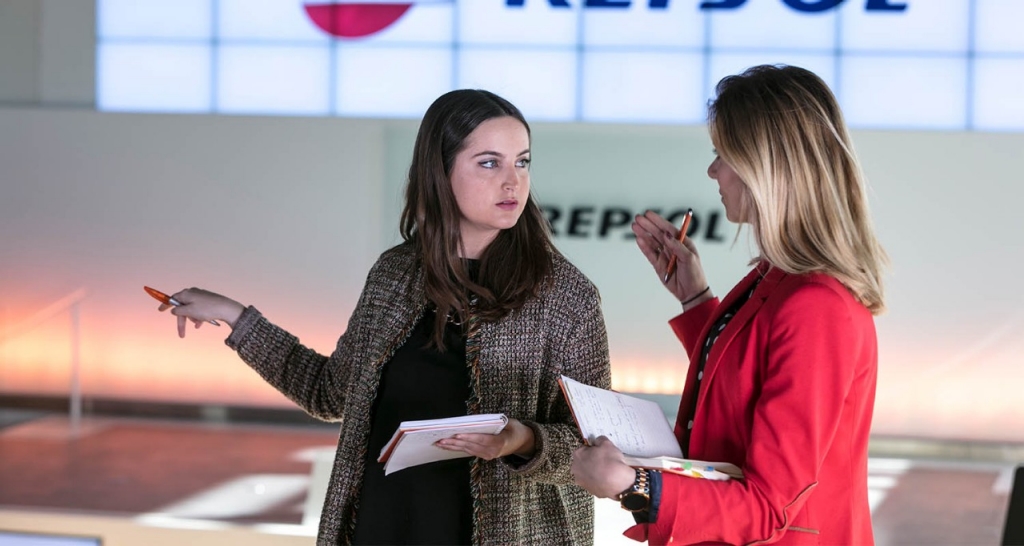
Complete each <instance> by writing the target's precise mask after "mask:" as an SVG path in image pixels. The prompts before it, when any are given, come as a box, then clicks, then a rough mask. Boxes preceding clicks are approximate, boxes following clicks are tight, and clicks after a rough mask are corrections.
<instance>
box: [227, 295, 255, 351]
mask: <svg viewBox="0 0 1024 546" xmlns="http://www.w3.org/2000/svg"><path fill="white" fill-rule="evenodd" d="M262 317H263V314H262V313H260V312H259V311H258V310H256V308H255V307H253V306H251V305H250V306H249V307H246V308H245V310H244V311H242V314H241V315H239V316H238V320H236V321H235V326H234V327H233V328H232V329H231V334H230V335H228V337H227V339H225V340H224V344H226V345H227V346H228V347H231V348H232V349H234V350H236V351H237V350H238V348H239V346H241V344H242V340H244V339H245V337H246V335H247V334H248V333H249V330H252V327H253V325H254V324H256V323H257V322H259V320H260V319H261V318H262Z"/></svg>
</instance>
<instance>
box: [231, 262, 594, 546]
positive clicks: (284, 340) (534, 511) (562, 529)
mask: <svg viewBox="0 0 1024 546" xmlns="http://www.w3.org/2000/svg"><path fill="white" fill-rule="evenodd" d="M553 261H554V268H553V273H552V279H551V280H552V282H550V283H548V285H547V286H546V288H545V289H544V290H543V291H542V293H541V294H540V296H539V297H537V298H533V299H532V300H530V301H529V302H528V303H527V304H526V305H524V306H523V308H521V309H520V310H519V311H517V312H514V313H511V314H509V315H507V316H506V317H504V318H503V319H501V320H500V321H497V322H493V323H484V322H483V321H479V320H476V318H475V317H474V316H472V313H471V314H470V316H469V317H468V318H467V336H466V361H467V362H466V365H467V367H468V368H469V371H470V377H471V394H470V400H468V401H467V410H468V412H469V413H505V414H506V415H507V416H509V417H510V418H514V419H518V420H520V421H521V422H523V423H524V424H526V425H527V426H529V427H531V428H532V429H533V433H534V437H535V447H536V453H535V454H534V456H533V458H532V459H530V460H528V461H525V462H518V463H517V462H513V461H511V460H506V459H499V460H491V461H485V460H482V459H473V461H472V467H471V470H470V482H471V483H470V490H471V493H472V496H473V518H474V521H473V542H474V544H478V545H483V544H545V545H547V544H584V545H586V544H592V543H593V534H594V528H593V520H594V505H593V498H592V497H591V496H590V495H589V494H588V493H587V492H586V491H584V490H583V489H581V488H579V487H577V486H576V485H574V484H573V483H572V478H571V475H570V473H569V466H570V463H571V459H572V452H573V450H574V449H576V448H577V447H579V446H580V445H581V438H580V435H579V431H578V429H577V428H576V426H575V424H574V421H573V417H572V414H571V413H570V411H569V409H568V406H567V405H566V403H565V400H564V398H563V395H562V393H561V390H560V388H559V386H558V382H557V380H558V377H559V375H561V374H564V375H567V376H569V377H572V378H574V379H576V380H578V381H581V382H584V383H587V384H590V385H595V386H598V387H602V388H610V383H611V371H610V366H609V359H608V340H607V334H606V331H605V325H604V318H603V315H602V313H601V308H600V301H599V297H598V293H597V290H596V288H595V287H594V285H593V284H592V283H591V282H590V281H589V280H588V279H587V278H586V277H585V276H584V275H583V274H582V273H581V272H580V271H579V270H578V269H576V268H575V267H574V266H573V265H572V264H570V263H569V262H568V261H567V260H565V259H564V258H563V257H561V256H559V255H557V254H556V255H554V256H553ZM423 279H424V276H423V270H422V267H421V266H420V263H419V260H418V258H417V257H416V255H415V251H414V249H413V248H412V246H411V245H410V244H403V245H399V246H397V247H394V248H392V249H390V250H388V251H386V252H385V253H384V254H382V255H381V256H380V258H379V259H378V260H377V263H376V264H374V266H373V267H372V268H371V270H370V273H369V275H368V276H367V279H366V284H365V286H364V288H363V292H362V295H361V296H360V298H359V301H358V303H357V304H356V307H355V309H354V311H353V313H352V317H351V319H350V320H349V323H348V327H347V329H346V331H345V333H344V334H342V335H341V338H340V339H339V340H338V344H337V347H336V349H335V350H334V352H333V354H331V356H329V357H328V356H323V355H320V354H317V353H316V352H315V351H313V350H312V349H309V348H307V347H305V346H303V345H301V344H300V343H299V340H298V339H297V338H296V337H295V336H293V335H291V334H289V333H288V332H286V331H284V330H283V329H281V328H279V327H277V326H274V325H273V324H271V323H270V322H269V321H267V319H266V318H264V317H263V316H262V315H261V314H260V313H259V311H257V310H256V309H254V308H252V307H250V308H248V309H246V310H245V311H244V312H243V313H242V316H241V317H240V318H239V320H238V321H237V322H236V324H235V328H234V331H233V332H232V333H231V335H230V336H229V337H228V339H227V340H226V341H225V342H226V343H227V345H228V346H229V347H231V348H233V349H235V350H236V351H237V352H238V354H239V356H240V357H241V358H242V360H244V361H245V362H246V363H247V364H249V365H250V366H251V367H252V368H253V369H255V370H256V372H257V373H259V374H260V375H261V376H262V377H263V378H264V379H266V380H267V381H268V382H269V383H270V384H271V385H273V386H274V387H275V388H277V389H278V390H279V391H281V392H282V393H283V394H284V395H286V396H287V397H288V398H290V399H291V400H293V401H294V402H295V403H296V404H298V405H299V406H300V407H302V408H303V409H304V410H305V411H306V412H308V413H309V414H311V415H312V416H314V417H317V418H319V419H322V420H329V421H340V422H341V431H340V436H339V438H338V450H337V454H336V456H335V460H334V468H333V470H332V473H331V481H330V484H329V486H328V490H327V497H326V500H325V502H324V507H323V512H322V513H321V518H320V529H319V534H318V538H317V544H319V545H334V544H347V543H349V542H350V537H351V533H352V531H353V529H354V528H355V517H356V514H357V509H358V505H359V498H358V494H359V490H360V487H361V484H362V477H363V471H364V467H365V464H364V461H365V456H366V448H367V442H368V438H369V432H370V418H371V408H372V405H373V401H374V398H375V396H376V393H377V388H378V386H379V383H380V377H381V370H382V367H383V366H384V364H386V363H387V362H388V361H389V360H390V359H391V357H392V355H393V354H394V353H395V351H396V350H397V349H398V348H399V347H401V345H402V344H403V343H404V342H405V340H406V339H407V338H408V336H409V334H410V332H411V331H412V329H413V327H414V326H415V324H416V323H417V322H418V321H419V320H420V318H421V316H422V315H423V313H424V312H425V309H426V297H425V295H424V283H423Z"/></svg>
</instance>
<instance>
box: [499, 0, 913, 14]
mask: <svg viewBox="0 0 1024 546" xmlns="http://www.w3.org/2000/svg"><path fill="white" fill-rule="evenodd" d="M781 1H782V3H783V4H785V5H787V6H789V8H790V9H793V10H795V11H799V12H803V13H820V12H823V11H828V10H832V9H835V8H837V7H839V4H842V3H843V2H844V1H845V0H781ZM525 3H526V0H505V5H506V6H508V7H515V8H519V7H523V5H524V4H525ZM548 3H549V4H550V5H551V7H554V8H570V7H572V6H571V5H569V0H548ZM668 3H669V0H648V2H647V7H648V8H649V9H667V8H668ZM746 3H747V0H706V1H704V2H701V3H700V5H699V8H700V9H701V10H708V11H710V10H733V9H739V8H741V7H743V4H746ZM632 5H633V2H632V0H582V2H581V4H580V6H581V7H583V8H592V9H593V8H597V9H601V8H628V7H630V6H632ZM906 9H907V4H906V3H905V2H897V1H895V0H865V2H864V11H869V12H882V11H905V10H906Z"/></svg>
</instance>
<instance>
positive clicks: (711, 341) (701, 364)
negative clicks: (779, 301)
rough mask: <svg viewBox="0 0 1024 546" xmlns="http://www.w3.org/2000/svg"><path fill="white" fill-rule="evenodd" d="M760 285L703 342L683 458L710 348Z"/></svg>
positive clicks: (751, 289)
mask: <svg viewBox="0 0 1024 546" xmlns="http://www.w3.org/2000/svg"><path fill="white" fill-rule="evenodd" d="M760 283H761V277H758V278H757V279H756V280H755V281H754V286H752V287H750V290H748V291H747V292H746V293H745V294H743V295H742V296H741V297H739V298H738V299H737V300H736V301H735V302H733V304H732V306H730V308H729V309H728V310H726V312H725V313H722V316H720V317H718V320H717V321H715V324H714V325H713V326H712V327H711V329H710V330H708V337H707V339H705V340H704V347H702V348H701V351H700V360H698V361H697V385H696V388H695V389H694V394H693V402H692V403H691V404H690V408H689V412H688V413H687V416H689V419H687V421H686V432H684V433H683V441H682V446H683V457H689V453H690V430H692V429H693V419H694V416H695V415H696V414H697V398H699V394H700V385H701V381H703V380H704V365H705V364H707V362H708V355H709V354H711V347H713V346H714V345H715V341H716V340H718V336H719V334H721V333H722V330H725V327H726V325H728V324H729V321H730V320H732V317H734V316H736V313H737V312H739V310H740V307H743V304H745V303H747V300H749V299H750V296H752V295H753V294H754V290H756V289H757V285H758V284H760Z"/></svg>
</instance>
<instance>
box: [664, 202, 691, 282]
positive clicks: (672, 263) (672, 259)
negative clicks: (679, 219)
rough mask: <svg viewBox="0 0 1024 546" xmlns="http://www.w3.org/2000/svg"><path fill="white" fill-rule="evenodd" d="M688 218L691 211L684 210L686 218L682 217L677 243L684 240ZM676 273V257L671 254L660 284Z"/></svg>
mask: <svg viewBox="0 0 1024 546" xmlns="http://www.w3.org/2000/svg"><path fill="white" fill-rule="evenodd" d="M690 218H693V209H686V216H684V217H683V227H682V228H680V229H679V242H680V243H681V242H683V241H684V240H685V239H686V230H687V229H689V227H690ZM675 272H676V255H675V254H673V255H672V256H671V257H670V258H669V259H668V269H666V270H665V278H664V279H663V280H662V282H668V280H669V279H670V278H672V274H673V273H675Z"/></svg>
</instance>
